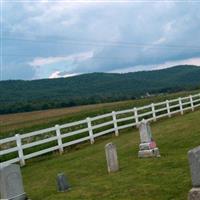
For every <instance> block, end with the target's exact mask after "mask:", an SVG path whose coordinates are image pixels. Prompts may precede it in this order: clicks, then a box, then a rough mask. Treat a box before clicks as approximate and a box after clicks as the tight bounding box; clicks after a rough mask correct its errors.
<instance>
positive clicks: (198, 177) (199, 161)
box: [188, 146, 200, 200]
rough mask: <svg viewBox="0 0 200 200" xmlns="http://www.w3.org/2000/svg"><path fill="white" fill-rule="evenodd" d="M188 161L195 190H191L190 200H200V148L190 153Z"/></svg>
mask: <svg viewBox="0 0 200 200" xmlns="http://www.w3.org/2000/svg"><path fill="white" fill-rule="evenodd" d="M188 160H189V164H190V172H191V178H192V186H193V188H192V189H191V190H190V192H189V195H188V199H189V200H200V146H198V147H196V148H194V149H192V150H190V151H188Z"/></svg>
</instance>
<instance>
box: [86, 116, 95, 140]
mask: <svg viewBox="0 0 200 200" xmlns="http://www.w3.org/2000/svg"><path fill="white" fill-rule="evenodd" d="M86 120H87V124H88V131H89V136H90V143H91V144H94V135H93V131H92V124H91V119H90V117H88V118H87V119H86Z"/></svg>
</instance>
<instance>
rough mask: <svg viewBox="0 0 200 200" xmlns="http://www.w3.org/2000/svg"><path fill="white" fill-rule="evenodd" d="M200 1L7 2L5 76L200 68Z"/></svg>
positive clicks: (3, 27)
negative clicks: (171, 67)
mask: <svg viewBox="0 0 200 200" xmlns="http://www.w3.org/2000/svg"><path fill="white" fill-rule="evenodd" d="M199 10H200V2H198V1H162V2H161V1H132V2H131V1H123V2H122V1H121V2H120V1H92V2H91V1H76V2H74V1H73V2H70V1H64V0H56V1H55V0H54V1H53V0H49V1H48V0H41V1H39V0H35V1H34V0H26V1H24V0H21V1H20V0H18V1H15V0H10V1H5V0H3V1H2V2H1V20H0V24H1V80H10V79H23V80H33V79H42V78H58V77H69V76H74V75H77V74H83V73H91V72H112V73H126V72H134V71H140V70H153V69H161V68H166V67H170V66H174V65H179V64H193V65H199V66H200V12H199Z"/></svg>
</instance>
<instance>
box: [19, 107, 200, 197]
mask: <svg viewBox="0 0 200 200" xmlns="http://www.w3.org/2000/svg"><path fill="white" fill-rule="evenodd" d="M152 131H153V136H154V138H155V140H156V142H157V144H158V146H159V148H160V152H161V156H162V157H161V158H158V159H138V158H137V151H138V144H139V134H138V130H136V129H134V130H131V131H128V132H122V133H121V134H120V136H119V137H115V136H113V135H107V136H105V137H103V138H101V139H98V140H97V141H96V142H95V144H94V145H87V144H83V145H77V146H76V147H75V148H74V149H72V150H71V151H68V152H65V153H64V154H63V155H62V156H60V155H58V154H57V153H55V154H54V155H52V154H49V155H46V156H42V157H40V158H36V159H32V160H29V161H27V166H26V167H23V168H22V174H23V178H24V184H25V190H26V192H27V193H28V195H29V197H30V198H31V199H32V200H41V199H43V200H47V199H48V200H54V199H57V200H62V199H63V200H64V199H83V200H84V199H87V200H90V199H91V200H92V199H95V200H96V199H97V200H98V199H99V200H100V199H101V200H102V199H103V200H104V199H105V200H106V199H116V200H129V199H130V200H167V199H170V200H171V199H173V200H175V199H176V200H183V199H186V198H187V193H188V190H189V189H190V188H191V181H190V174H189V166H188V160H187V151H188V150H189V149H191V148H193V147H195V146H198V145H199V144H200V142H199V138H200V111H199V110H197V111H195V112H192V113H187V114H186V115H183V116H180V115H178V116H177V117H174V118H171V119H163V120H160V121H158V122H156V123H154V124H152ZM111 141H112V142H114V143H115V144H116V145H117V148H118V156H119V163H120V171H119V172H117V173H113V174H110V175H108V173H107V170H106V160H105V153H104V145H105V144H106V143H108V142H111ZM59 172H65V174H66V175H67V176H68V178H69V181H70V183H71V185H72V189H71V190H70V191H69V192H66V193H57V191H56V182H55V180H56V174H57V173H59Z"/></svg>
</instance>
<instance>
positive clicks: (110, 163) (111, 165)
mask: <svg viewBox="0 0 200 200" xmlns="http://www.w3.org/2000/svg"><path fill="white" fill-rule="evenodd" d="M105 153H106V160H107V168H108V172H109V173H110V172H116V171H118V170H119V163H118V157H117V150H116V146H115V145H114V144H113V143H108V144H106V145H105Z"/></svg>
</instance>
